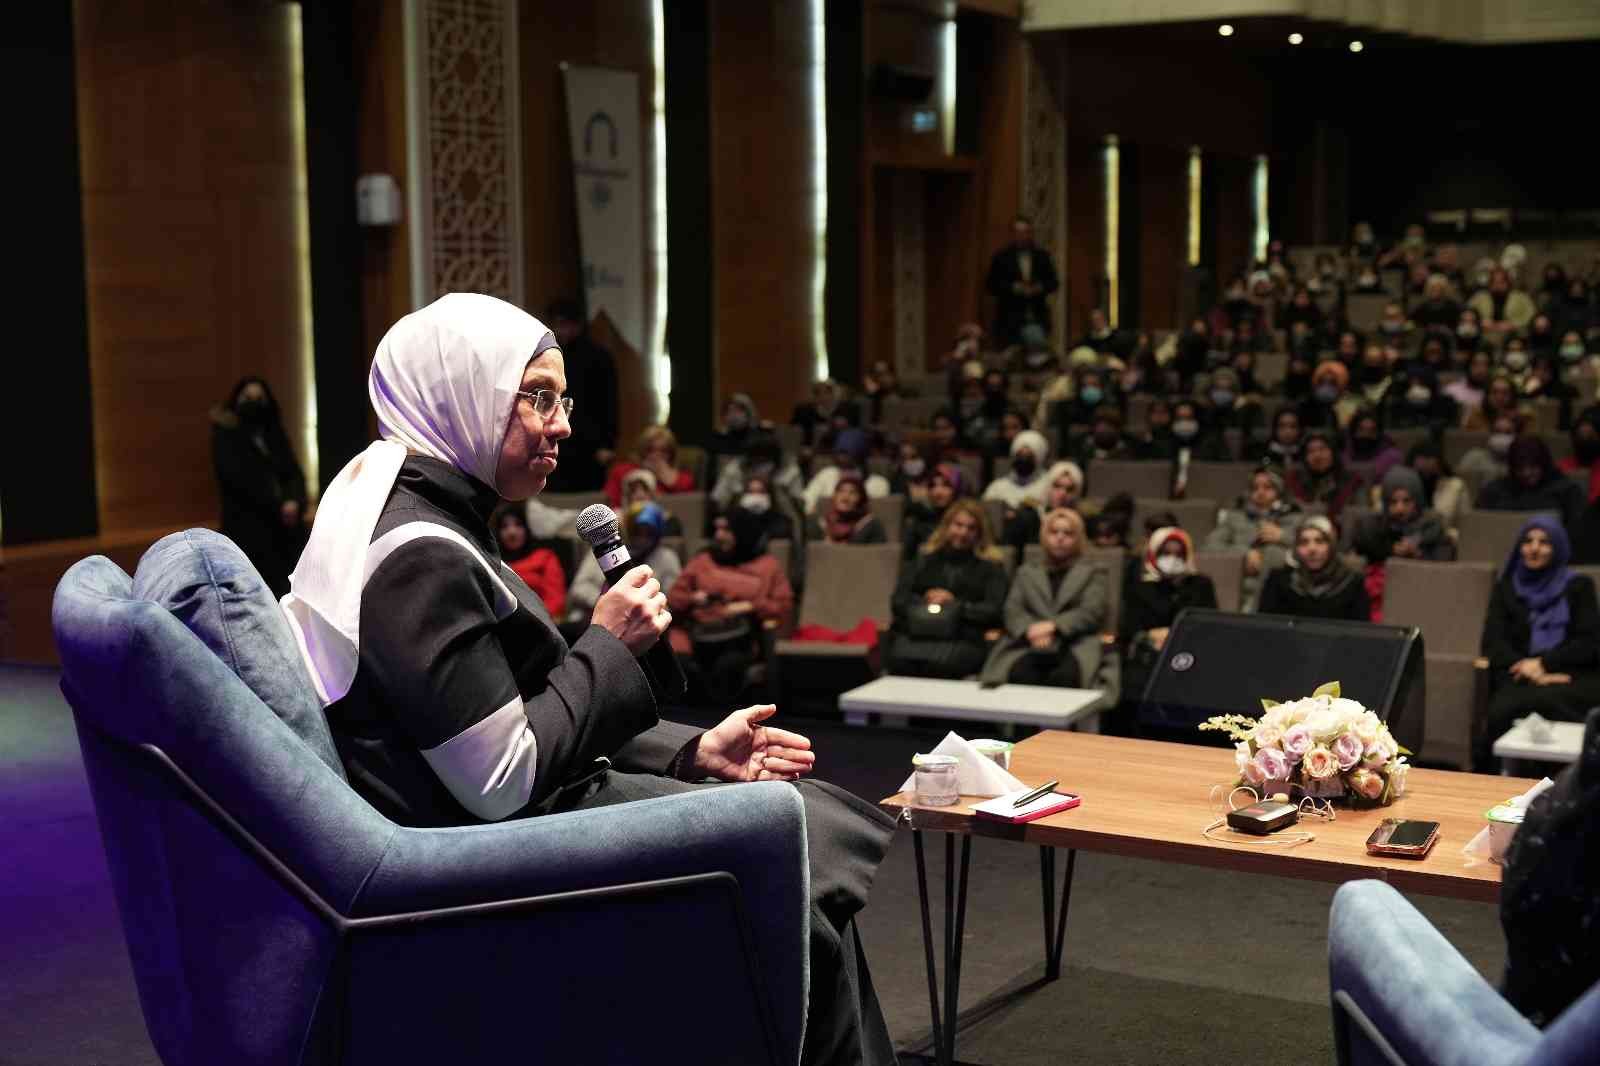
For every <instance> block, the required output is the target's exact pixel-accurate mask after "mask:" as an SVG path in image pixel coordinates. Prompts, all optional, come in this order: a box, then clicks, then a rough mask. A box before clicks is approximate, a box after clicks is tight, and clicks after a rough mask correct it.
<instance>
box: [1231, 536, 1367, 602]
mask: <svg viewBox="0 0 1600 1066" xmlns="http://www.w3.org/2000/svg"><path fill="white" fill-rule="evenodd" d="M1258 611H1259V612H1260V613H1261V614H1287V615H1294V616H1297V617H1300V618H1334V619H1345V620H1348V621H1352V622H1365V621H1368V620H1369V618H1370V616H1371V613H1372V609H1371V605H1370V602H1369V601H1368V599H1367V589H1366V584H1365V582H1364V581H1363V580H1362V575H1361V571H1359V570H1357V569H1355V568H1354V567H1352V566H1350V565H1349V564H1347V563H1346V562H1345V561H1344V560H1343V559H1342V558H1340V556H1339V533H1338V530H1337V528H1336V527H1335V526H1334V524H1333V522H1332V521H1330V520H1329V519H1328V518H1327V517H1325V516H1323V515H1311V516H1310V517H1308V518H1307V519H1305V521H1303V522H1301V523H1300V528H1299V530H1297V531H1296V533H1295V538H1294V558H1293V560H1292V561H1291V562H1290V563H1289V565H1288V566H1285V567H1281V568H1280V569H1277V570H1274V571H1273V572H1272V573H1270V574H1268V575H1267V580H1266V581H1265V582H1263V583H1262V585H1261V604H1260V607H1259V608H1258Z"/></svg>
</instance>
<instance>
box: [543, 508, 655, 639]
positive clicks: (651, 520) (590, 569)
mask: <svg viewBox="0 0 1600 1066" xmlns="http://www.w3.org/2000/svg"><path fill="white" fill-rule="evenodd" d="M666 518H667V516H666V512H664V511H663V510H662V509H661V506H660V505H659V504H654V503H635V504H630V505H629V506H628V509H627V510H626V511H624V512H623V516H622V533H623V536H625V537H626V538H627V539H628V554H629V555H630V556H632V557H633V558H634V559H637V560H639V561H640V563H641V564H642V565H644V566H648V567H650V569H651V570H653V571H654V572H655V576H656V580H657V581H659V582H661V591H662V592H664V593H665V592H670V591H671V589H672V584H673V582H675V581H676V580H677V579H678V575H679V574H680V573H682V572H683V560H681V559H680V558H678V553H677V552H676V551H675V550H673V549H672V548H669V547H668V546H667V545H665V544H663V543H661V541H662V538H664V537H666V536H668V533H667V527H666ZM578 554H579V556H580V557H581V561H580V562H579V563H578V572H577V574H576V575H575V576H574V577H573V579H572V587H571V588H570V589H568V590H567V622H568V623H572V624H576V625H578V626H580V627H581V626H583V625H586V624H587V623H588V621H589V616H590V615H592V614H593V613H594V605H595V603H596V602H598V601H599V599H600V594H601V592H602V591H604V589H605V575H604V574H603V573H602V572H601V570H600V562H599V560H597V559H596V558H595V557H594V553H593V552H590V551H582V552H579V553H578ZM548 602H549V601H546V604H547V605H548ZM550 613H551V614H555V613H556V611H555V608H554V607H552V608H551V609H550ZM557 617H559V616H557ZM582 631H583V630H582V629H581V628H579V629H578V632H579V633H581V632H582Z"/></svg>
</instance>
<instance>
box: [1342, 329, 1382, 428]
mask: <svg viewBox="0 0 1600 1066" xmlns="http://www.w3.org/2000/svg"><path fill="white" fill-rule="evenodd" d="M1353 369H1354V372H1355V385H1354V387H1353V388H1352V389H1351V392H1352V393H1354V394H1355V397H1356V399H1357V401H1359V403H1360V404H1361V406H1362V407H1377V406H1380V405H1382V403H1383V401H1384V400H1385V399H1386V398H1387V397H1388V395H1389V387H1390V386H1391V385H1392V384H1393V383H1394V376H1393V373H1392V371H1391V369H1390V366H1389V359H1388V356H1386V355H1385V354H1384V350H1383V345H1382V344H1380V343H1379V342H1377V341H1368V342H1367V344H1366V346H1365V347H1364V348H1362V350H1361V361H1360V362H1359V363H1357V364H1356V366H1355V367H1354V368H1353ZM1343 424H1345V425H1348V424H1349V423H1348V422H1345V423H1343Z"/></svg>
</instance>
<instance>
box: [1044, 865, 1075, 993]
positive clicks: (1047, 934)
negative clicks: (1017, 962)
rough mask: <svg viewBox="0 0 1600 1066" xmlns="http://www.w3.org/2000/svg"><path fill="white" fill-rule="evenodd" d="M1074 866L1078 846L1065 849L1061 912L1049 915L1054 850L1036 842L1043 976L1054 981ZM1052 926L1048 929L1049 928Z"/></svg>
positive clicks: (1052, 906) (1063, 942) (1058, 969)
mask: <svg viewBox="0 0 1600 1066" xmlns="http://www.w3.org/2000/svg"><path fill="white" fill-rule="evenodd" d="M1077 865H1078V849H1077V848H1068V849H1067V876H1066V880H1064V881H1062V882H1061V913H1060V915H1059V916H1057V915H1055V914H1053V913H1052V912H1053V911H1054V909H1055V895H1056V892H1055V889H1056V849H1055V848H1052V847H1048V846H1046V845H1044V844H1041V845H1039V881H1040V883H1041V887H1042V889H1043V891H1042V892H1041V893H1040V898H1041V900H1042V902H1043V904H1044V976H1045V980H1047V981H1054V980H1055V979H1056V978H1058V977H1060V976H1061V949H1062V948H1063V947H1064V946H1065V945H1066V941H1067V906H1068V905H1069V904H1070V903H1071V902H1072V873H1073V870H1074V868H1075V867H1076V866H1077ZM1052 926H1054V927H1055V928H1054V929H1052V928H1051V927H1052Z"/></svg>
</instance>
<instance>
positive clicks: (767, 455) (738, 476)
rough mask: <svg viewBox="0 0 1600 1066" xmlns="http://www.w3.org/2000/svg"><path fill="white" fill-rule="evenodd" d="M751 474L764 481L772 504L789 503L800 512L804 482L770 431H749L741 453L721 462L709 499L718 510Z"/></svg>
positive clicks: (728, 503)
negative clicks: (750, 434)
mask: <svg viewBox="0 0 1600 1066" xmlns="http://www.w3.org/2000/svg"><path fill="white" fill-rule="evenodd" d="M751 477H759V478H762V479H763V480H765V481H766V482H767V484H768V485H769V486H770V487H771V489H772V495H773V502H774V503H775V504H777V505H779V506H782V507H792V508H793V509H794V510H795V511H796V513H800V508H801V507H802V506H803V504H802V502H801V501H802V499H803V497H804V495H805V482H804V481H803V480H802V479H801V477H800V468H799V467H798V466H796V465H795V462H794V460H793V459H792V458H789V457H787V456H785V455H784V454H783V449H782V447H781V446H780V445H779V444H778V438H777V437H775V436H773V435H772V434H771V433H757V434H755V435H753V436H752V437H751V438H750V442H749V444H747V445H746V446H745V453H744V454H743V455H740V456H737V457H735V458H733V459H731V460H729V461H728V462H727V463H725V464H724V465H723V467H722V473H721V474H719V475H717V483H716V485H714V486H713V487H712V489H711V502H712V503H714V504H715V505H716V506H717V508H718V509H719V510H726V509H728V508H729V507H732V506H733V504H734V502H735V501H736V500H738V498H739V496H740V494H742V493H743V492H744V485H745V482H746V481H747V480H748V479H750V478H751Z"/></svg>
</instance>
